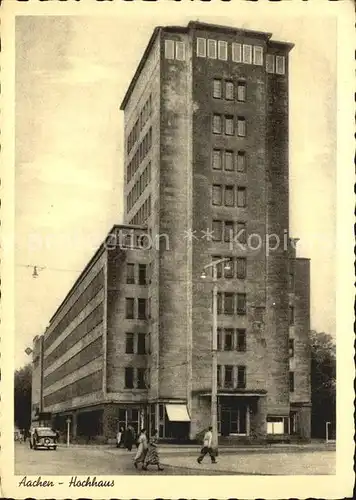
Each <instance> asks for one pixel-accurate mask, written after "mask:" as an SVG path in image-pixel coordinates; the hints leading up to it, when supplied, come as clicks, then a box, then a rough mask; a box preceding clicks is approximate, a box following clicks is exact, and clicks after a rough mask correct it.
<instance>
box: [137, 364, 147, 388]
mask: <svg viewBox="0 0 356 500" xmlns="http://www.w3.org/2000/svg"><path fill="white" fill-rule="evenodd" d="M145 374H146V370H145V368H137V389H146V380H145V378H146V377H145Z"/></svg>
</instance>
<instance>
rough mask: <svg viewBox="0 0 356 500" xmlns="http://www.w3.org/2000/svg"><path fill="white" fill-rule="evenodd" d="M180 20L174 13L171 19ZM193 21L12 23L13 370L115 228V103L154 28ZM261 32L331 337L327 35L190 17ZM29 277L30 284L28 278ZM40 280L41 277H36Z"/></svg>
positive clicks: (118, 181)
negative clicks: (272, 56) (277, 49)
mask: <svg viewBox="0 0 356 500" xmlns="http://www.w3.org/2000/svg"><path fill="white" fill-rule="evenodd" d="M180 12H182V10H180ZM190 20H197V17H192V15H188V14H184V15H181V14H179V13H177V12H176V10H175V9H172V11H171V12H170V11H169V10H168V9H167V10H165V11H164V14H159V12H158V11H155V14H154V16H153V15H152V17H150V16H149V15H147V16H142V17H140V18H137V16H136V17H135V16H123V15H121V16H116V17H97V16H96V17H90V16H88V17H79V16H75V17H74V16H66V17H64V16H63V17H60V16H55V17H54V16H53V17H46V16H41V17H36V16H22V17H17V20H16V40H15V44H16V67H15V72H16V73H15V85H16V87H15V92H16V107H15V113H16V115H15V121H16V130H15V134H16V137H15V140H16V141H15V142H16V144H15V245H16V249H15V265H16V268H15V323H16V334H15V366H17V367H19V366H22V365H23V364H25V363H26V362H28V361H29V358H28V357H27V356H26V354H25V352H24V351H25V349H26V347H28V346H31V345H32V339H33V337H34V336H35V335H38V334H41V333H43V331H44V329H45V327H46V326H47V324H48V323H49V320H50V318H51V316H52V315H53V314H54V312H55V310H56V308H57V307H58V306H59V304H60V303H61V302H62V300H63V299H64V297H65V295H66V293H67V292H68V291H69V288H70V287H71V285H72V284H73V283H74V281H75V279H76V278H77V277H78V275H79V273H80V271H81V270H82V269H83V268H84V266H85V265H86V263H87V262H88V260H89V259H90V257H91V256H92V255H93V253H94V252H95V250H96V249H97V247H98V246H99V245H100V243H101V242H102V240H103V238H104V237H105V235H106V234H107V232H108V231H109V230H110V228H111V227H112V225H113V224H120V223H121V222H122V221H123V196H122V189H123V112H121V111H120V110H119V106H120V103H121V101H122V98H123V96H124V94H125V91H126V89H127V87H128V85H129V83H130V80H131V78H132V76H133V73H134V71H135V69H136V67H137V64H138V62H139V60H140V58H141V56H142V53H143V51H144V49H145V47H146V44H147V42H148V40H149V37H150V36H151V34H152V31H153V29H154V27H155V26H156V25H166V24H174V25H179V24H182V25H186V24H187V23H188V22H189V21H190ZM199 21H203V22H213V23H216V24H225V25H231V26H236V27H243V28H248V29H255V30H261V31H269V32H272V33H273V38H274V39H276V40H283V41H289V42H292V43H294V44H295V47H294V49H293V50H292V52H291V54H290V230H291V231H290V232H291V236H293V237H298V238H300V241H299V243H298V252H297V254H298V256H300V257H307V258H310V259H311V327H312V328H313V329H316V330H318V331H324V332H327V333H329V334H331V335H335V197H336V23H335V20H334V18H332V17H330V18H327V17H325V16H324V17H320V18H319V17H310V16H308V17H288V18H286V17H283V18H282V17H278V16H277V15H274V16H271V17H266V16H263V17H261V16H260V17H259V16H256V15H255V14H254V13H253V12H252V11H250V12H249V13H241V15H239V17H238V19H237V18H234V17H231V16H229V17H223V16H220V17H217V16H213V17H212V16H208V15H206V16H199ZM35 265H36V266H38V267H39V272H38V274H39V276H38V278H36V279H34V278H33V277H32V272H33V268H32V267H31V266H35ZM41 268H43V269H41Z"/></svg>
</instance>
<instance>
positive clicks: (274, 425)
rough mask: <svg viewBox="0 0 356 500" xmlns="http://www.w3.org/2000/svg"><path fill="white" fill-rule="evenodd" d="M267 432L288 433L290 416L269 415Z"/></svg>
mask: <svg viewBox="0 0 356 500" xmlns="http://www.w3.org/2000/svg"><path fill="white" fill-rule="evenodd" d="M267 434H288V417H267Z"/></svg>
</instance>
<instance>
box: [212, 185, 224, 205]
mask: <svg viewBox="0 0 356 500" xmlns="http://www.w3.org/2000/svg"><path fill="white" fill-rule="evenodd" d="M212 195H213V196H212V198H213V200H212V201H213V205H221V204H222V186H220V185H218V184H214V185H213V193H212Z"/></svg>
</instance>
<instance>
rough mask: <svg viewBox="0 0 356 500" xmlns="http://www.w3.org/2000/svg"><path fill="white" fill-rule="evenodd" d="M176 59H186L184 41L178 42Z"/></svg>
mask: <svg viewBox="0 0 356 500" xmlns="http://www.w3.org/2000/svg"><path fill="white" fill-rule="evenodd" d="M176 59H177V61H184V60H185V45H184V42H176Z"/></svg>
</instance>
